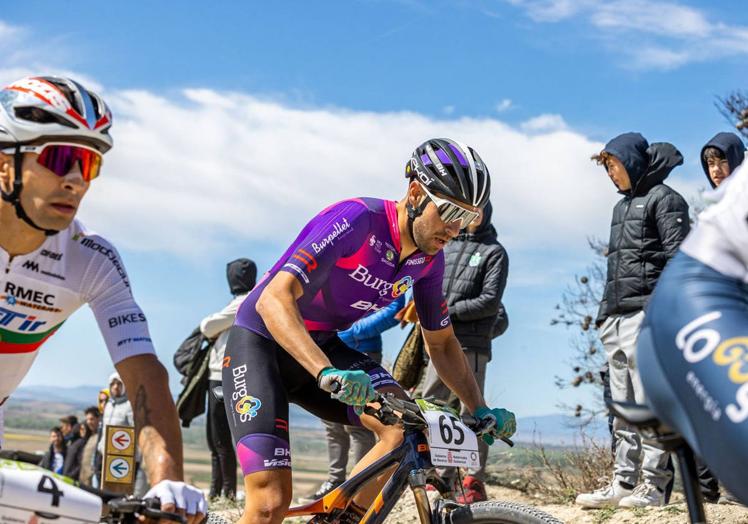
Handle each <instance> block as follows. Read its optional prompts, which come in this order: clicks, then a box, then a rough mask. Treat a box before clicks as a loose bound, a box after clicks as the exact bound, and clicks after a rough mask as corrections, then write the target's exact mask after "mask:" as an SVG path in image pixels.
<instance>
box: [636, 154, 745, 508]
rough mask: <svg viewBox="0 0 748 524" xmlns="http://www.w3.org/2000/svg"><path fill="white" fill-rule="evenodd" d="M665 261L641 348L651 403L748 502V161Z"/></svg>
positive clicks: (639, 342)
mask: <svg viewBox="0 0 748 524" xmlns="http://www.w3.org/2000/svg"><path fill="white" fill-rule="evenodd" d="M709 197H710V199H711V200H713V201H715V203H714V204H713V205H712V206H711V207H709V208H707V209H706V211H704V212H703V213H702V214H701V215H699V221H698V224H697V226H696V228H695V229H694V230H693V231H692V232H691V234H690V235H689V236H688V237H687V238H686V240H685V241H684V242H683V244H682V245H681V247H680V252H679V253H678V254H677V255H676V256H674V257H673V259H672V260H671V261H670V262H669V263H668V265H667V267H666V268H665V271H664V272H663V273H662V276H661V277H660V279H659V281H658V283H657V289H655V292H654V294H653V295H652V298H651V300H650V302H649V304H648V306H647V316H646V319H645V321H644V324H643V326H642V330H641V333H640V335H639V340H638V348H637V356H638V359H639V367H640V369H641V378H642V383H643V384H644V389H645V390H646V393H647V402H648V403H649V405H650V406H651V407H652V409H653V410H654V411H655V413H656V414H657V415H658V416H659V418H660V419H662V420H663V421H664V422H665V423H666V424H668V425H669V426H671V427H673V428H675V429H676V430H677V431H678V432H679V433H681V434H682V435H683V436H684V438H685V439H686V440H687V441H688V443H689V445H690V446H691V448H693V450H694V452H695V453H696V454H697V455H698V456H699V457H701V458H702V459H703V461H704V462H705V463H706V464H707V465H708V466H709V469H710V470H712V471H713V472H714V473H715V474H716V476H717V477H718V478H719V479H720V481H722V482H723V483H724V484H725V486H726V487H727V488H728V489H729V490H730V491H731V492H732V493H733V494H734V495H736V496H737V497H738V499H740V500H741V501H742V502H743V503H748V482H746V478H748V477H747V476H746V471H748V445H746V443H748V165H746V164H745V163H743V165H742V166H741V167H740V168H738V169H737V170H736V171H735V172H734V173H733V174H732V175H730V177H729V178H727V179H726V180H725V181H724V182H723V183H722V184H721V185H720V186H719V189H718V190H717V191H716V192H715V193H713V194H711V195H709Z"/></svg>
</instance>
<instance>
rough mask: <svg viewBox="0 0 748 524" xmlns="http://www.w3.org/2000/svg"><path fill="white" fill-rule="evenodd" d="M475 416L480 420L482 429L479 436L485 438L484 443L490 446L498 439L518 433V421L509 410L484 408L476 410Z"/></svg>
mask: <svg viewBox="0 0 748 524" xmlns="http://www.w3.org/2000/svg"><path fill="white" fill-rule="evenodd" d="M473 416H474V417H475V418H476V419H478V422H479V425H480V427H481V431H479V433H478V434H479V435H480V436H481V437H483V442H485V443H486V444H488V445H489V446H490V445H492V444H493V443H494V441H495V440H496V439H498V438H509V437H511V436H512V435H514V432H515V431H517V421H516V419H515V418H514V413H512V412H511V411H509V410H507V409H502V408H494V409H489V408H488V407H486V406H483V407H480V408H478V409H476V410H475V413H473Z"/></svg>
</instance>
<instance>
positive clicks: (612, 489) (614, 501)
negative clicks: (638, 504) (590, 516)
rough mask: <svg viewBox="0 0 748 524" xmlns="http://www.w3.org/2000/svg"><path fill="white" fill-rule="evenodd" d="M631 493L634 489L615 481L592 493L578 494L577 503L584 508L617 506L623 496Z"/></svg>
mask: <svg viewBox="0 0 748 524" xmlns="http://www.w3.org/2000/svg"><path fill="white" fill-rule="evenodd" d="M631 493H632V490H630V489H626V488H624V487H623V486H621V485H620V484H619V483H618V482H615V481H614V482H612V483H610V484H608V485H607V486H605V487H603V488H600V489H598V490H595V491H593V492H592V493H580V494H579V495H577V500H576V503H577V504H579V505H580V506H582V507H584V508H608V507H615V506H617V505H618V502H619V501H620V500H621V499H622V498H624V497H626V496H628V495H631Z"/></svg>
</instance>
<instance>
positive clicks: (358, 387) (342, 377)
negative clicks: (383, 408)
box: [317, 368, 377, 406]
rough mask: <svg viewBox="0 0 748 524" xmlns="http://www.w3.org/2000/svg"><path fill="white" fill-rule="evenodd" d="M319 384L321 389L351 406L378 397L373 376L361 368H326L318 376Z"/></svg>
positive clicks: (360, 404)
mask: <svg viewBox="0 0 748 524" xmlns="http://www.w3.org/2000/svg"><path fill="white" fill-rule="evenodd" d="M317 385H318V386H319V388H320V389H321V390H323V391H327V392H328V393H331V396H332V398H336V399H338V400H339V401H341V402H343V403H344V404H348V405H350V406H363V405H364V404H366V403H367V402H371V401H372V400H374V399H375V398H377V393H376V391H374V388H373V387H372V385H371V378H369V375H368V374H367V373H366V372H365V371H361V370H358V371H350V370H345V369H335V368H325V369H323V370H322V371H321V372H320V374H319V376H318V377H317Z"/></svg>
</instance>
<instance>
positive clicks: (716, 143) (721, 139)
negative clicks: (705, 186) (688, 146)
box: [700, 133, 745, 189]
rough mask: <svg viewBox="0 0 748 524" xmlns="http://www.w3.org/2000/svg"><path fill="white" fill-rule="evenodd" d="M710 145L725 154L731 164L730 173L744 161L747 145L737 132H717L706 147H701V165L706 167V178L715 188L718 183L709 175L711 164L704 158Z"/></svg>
mask: <svg viewBox="0 0 748 524" xmlns="http://www.w3.org/2000/svg"><path fill="white" fill-rule="evenodd" d="M708 147H714V148H717V149H719V150H720V151H722V154H723V155H725V160H727V164H728V165H729V166H730V173H732V172H733V171H735V168H736V167H738V166H739V165H740V164H742V163H743V159H744V158H745V146H744V145H743V141H742V140H740V137H739V136H738V135H736V134H735V133H717V134H716V135H714V137H712V139H711V140H710V141H709V142H707V143H706V145H705V146H704V147H702V148H701V155H700V158H701V167H702V168H703V169H704V174H705V175H706V179H707V180H708V181H709V185H710V186H712V189H714V188H716V187H717V185H716V184H715V183H714V182H712V178H711V177H710V176H709V166H708V165H707V163H706V160H705V159H704V151H705V150H706V149H707V148H708Z"/></svg>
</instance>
